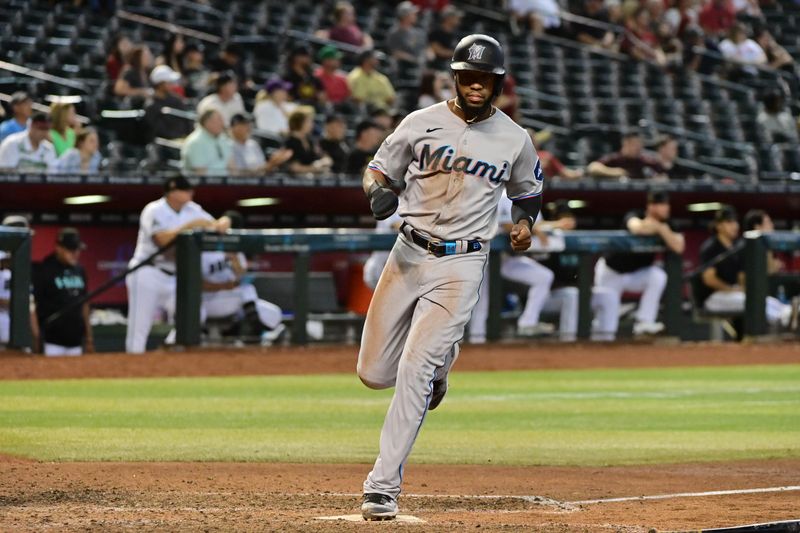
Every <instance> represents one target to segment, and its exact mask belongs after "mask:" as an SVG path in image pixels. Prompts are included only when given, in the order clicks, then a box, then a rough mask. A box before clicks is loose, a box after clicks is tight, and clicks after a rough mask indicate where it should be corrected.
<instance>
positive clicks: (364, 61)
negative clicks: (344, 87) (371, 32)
mask: <svg viewBox="0 0 800 533" xmlns="http://www.w3.org/2000/svg"><path fill="white" fill-rule="evenodd" d="M358 65H359V66H357V67H356V68H354V69H353V70H352V71H351V72H350V74H348V75H347V84H348V85H349V86H350V93H351V94H352V97H353V100H355V101H356V102H364V103H365V104H367V105H368V106H371V107H375V108H382V109H388V108H389V107H390V106H391V105H392V104H393V103H394V100H395V92H394V87H392V82H391V81H389V78H387V77H386V75H384V74H382V73H381V72H378V58H377V57H376V56H375V52H374V51H373V50H367V51H365V52H362V53H361V55H360V56H359V61H358Z"/></svg>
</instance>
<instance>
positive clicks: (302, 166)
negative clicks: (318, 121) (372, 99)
mask: <svg viewBox="0 0 800 533" xmlns="http://www.w3.org/2000/svg"><path fill="white" fill-rule="evenodd" d="M313 129H314V108H313V107H311V106H300V107H298V108H297V109H296V110H295V111H294V112H292V114H291V115H289V138H288V139H287V140H286V144H285V145H284V146H285V147H286V148H289V149H290V150H292V152H293V154H292V158H291V159H290V160H289V171H290V172H291V173H292V174H310V175H315V174H323V173H326V172H330V170H331V165H332V164H333V161H332V160H331V158H330V157H328V156H325V155H323V154H322V151H320V149H319V146H318V144H317V141H316V139H314V138H313V137H312V136H311V131H312V130H313Z"/></svg>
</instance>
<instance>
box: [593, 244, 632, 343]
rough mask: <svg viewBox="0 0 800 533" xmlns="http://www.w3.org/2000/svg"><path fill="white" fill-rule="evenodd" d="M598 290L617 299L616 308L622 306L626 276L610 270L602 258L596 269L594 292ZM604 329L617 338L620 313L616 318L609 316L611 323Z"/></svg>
mask: <svg viewBox="0 0 800 533" xmlns="http://www.w3.org/2000/svg"><path fill="white" fill-rule="evenodd" d="M596 289H599V290H602V291H606V292H608V293H609V294H611V296H612V297H613V298H615V299H616V301H617V303H616V307H617V309H619V308H620V306H621V304H622V292H623V291H624V290H625V276H624V275H623V274H620V273H619V272H617V271H616V270H614V269H613V268H610V267H609V266H608V265H607V264H606V260H605V259H603V258H600V259H599V260H598V261H597V264H596V265H595V267H594V288H593V289H592V291H594V290H596ZM606 328H608V329H606ZM603 329H604V330H605V331H607V332H609V333H610V335H612V339H613V338H614V337H616V335H617V330H618V329H619V313H617V314H616V315H615V316H614V317H611V316H609V322H608V323H607V324H606V325H605V326H604V327H603Z"/></svg>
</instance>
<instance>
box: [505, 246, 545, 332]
mask: <svg viewBox="0 0 800 533" xmlns="http://www.w3.org/2000/svg"><path fill="white" fill-rule="evenodd" d="M500 274H501V275H502V276H503V277H504V278H506V279H508V280H511V281H515V282H517V283H522V284H524V285H527V286H528V287H529V288H528V299H527V302H525V309H524V310H523V311H522V314H521V315H520V316H519V318H518V319H517V328H518V330H519V331H520V332H521V333H523V332H525V331H526V330H529V329H531V328H535V326H536V325H537V324H539V317H540V315H541V312H542V307H544V303H545V301H547V297H548V296H549V295H550V287H551V286H552V284H553V278H554V275H553V272H552V271H551V270H550V269H549V268H547V267H545V266H543V265H541V264H539V263H537V262H536V261H534V260H533V259H531V258H530V257H508V258H506V259H505V260H504V261H503V266H502V267H501V268H500Z"/></svg>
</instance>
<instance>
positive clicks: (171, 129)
mask: <svg viewBox="0 0 800 533" xmlns="http://www.w3.org/2000/svg"><path fill="white" fill-rule="evenodd" d="M180 79H181V75H180V74H178V73H177V72H175V71H174V70H172V68H171V67H169V66H168V65H159V66H157V67H156V68H154V69H153V72H151V73H150V83H152V84H153V98H152V99H150V101H149V102H148V104H147V106H146V107H145V109H144V123H145V125H146V126H147V130H148V134H147V138H148V139H149V140H153V139H155V138H156V137H161V138H162V139H181V138H183V137H186V136H187V135H189V133H191V131H192V126H191V122H190V121H189V120H187V119H185V118H183V117H178V116H175V115H170V114H166V113H164V112H163V109H164V108H165V107H168V108H171V109H176V110H178V111H186V110H187V106H186V103H185V101H184V100H183V98H181V97H179V96H178V95H177V94H176V93H175V92H174V90H173V89H174V87H175V85H176V84H177V83H178V82H179V81H180Z"/></svg>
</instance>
